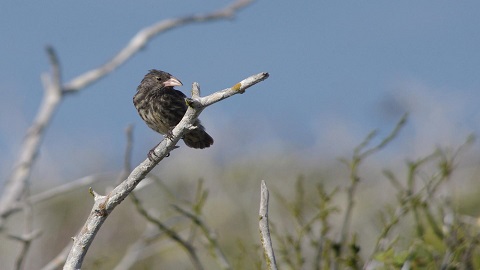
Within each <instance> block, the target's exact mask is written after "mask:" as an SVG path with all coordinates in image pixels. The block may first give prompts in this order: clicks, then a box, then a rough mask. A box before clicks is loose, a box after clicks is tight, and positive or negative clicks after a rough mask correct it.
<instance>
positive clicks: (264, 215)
mask: <svg viewBox="0 0 480 270" xmlns="http://www.w3.org/2000/svg"><path fill="white" fill-rule="evenodd" d="M268 197H269V196H268V189H267V185H266V184H265V181H264V180H262V183H261V188H260V210H259V216H260V220H259V224H258V225H259V227H260V239H261V242H262V247H263V252H264V255H265V260H266V263H267V269H269V270H276V269H277V262H276V260H275V253H274V252H273V245H272V239H271V238H270V229H269V226H268Z"/></svg>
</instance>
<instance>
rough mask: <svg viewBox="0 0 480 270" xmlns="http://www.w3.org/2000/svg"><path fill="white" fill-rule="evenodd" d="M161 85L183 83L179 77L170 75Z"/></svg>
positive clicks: (178, 84)
mask: <svg viewBox="0 0 480 270" xmlns="http://www.w3.org/2000/svg"><path fill="white" fill-rule="evenodd" d="M163 85H165V86H181V85H183V84H182V82H181V81H180V80H179V79H177V78H175V77H173V76H172V77H171V78H170V79H168V80H167V81H166V82H164V83H163Z"/></svg>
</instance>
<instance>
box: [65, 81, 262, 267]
mask: <svg viewBox="0 0 480 270" xmlns="http://www.w3.org/2000/svg"><path fill="white" fill-rule="evenodd" d="M268 76H269V75H268V73H266V72H264V73H259V74H257V75H253V76H251V77H249V78H247V79H245V80H243V81H241V82H240V83H237V84H235V85H234V86H233V87H231V88H227V89H225V90H222V91H219V92H216V93H213V94H211V95H209V96H207V97H205V98H198V99H195V100H193V99H189V101H190V103H194V104H195V108H194V107H193V106H189V108H188V109H187V112H186V113H185V115H184V117H183V118H182V120H181V121H180V123H178V125H177V126H176V127H175V128H174V129H173V131H172V137H171V138H170V139H164V140H162V141H161V142H160V143H159V144H158V146H157V147H156V148H155V150H154V153H155V155H153V160H149V159H146V160H145V161H143V162H142V163H141V164H140V165H138V166H137V167H136V168H135V169H133V171H132V172H131V173H130V175H129V176H128V178H127V179H126V180H125V181H123V182H122V183H121V184H119V185H118V186H117V187H115V188H114V189H113V190H112V191H111V192H110V193H109V194H108V195H106V196H99V195H98V196H94V198H95V203H94V206H93V208H92V211H91V212H90V215H89V216H88V218H87V221H86V222H85V224H84V226H83V229H82V230H81V231H80V233H79V234H77V236H76V237H74V243H73V247H72V250H71V251H70V254H69V256H68V258H67V262H66V264H65V269H79V268H81V266H82V263H83V259H84V257H85V254H86V253H87V251H88V248H89V247H90V244H91V243H92V241H93V239H94V238H95V235H96V233H97V232H98V230H99V229H100V227H101V226H102V224H103V222H105V220H106V219H107V217H108V215H109V214H110V213H111V212H112V211H113V209H114V208H115V207H116V206H117V205H118V204H120V203H121V202H122V201H123V200H124V199H125V198H126V197H127V196H128V195H129V194H130V193H131V192H132V191H133V189H135V187H136V186H137V185H138V184H139V183H140V181H142V180H143V179H144V178H145V176H146V175H147V174H148V173H149V172H150V171H151V170H152V169H153V168H154V167H155V166H156V165H157V164H158V163H159V162H160V161H161V160H162V159H163V158H164V157H166V156H167V155H168V154H169V153H170V151H172V150H173V149H175V148H176V147H177V146H176V144H177V142H178V141H179V140H180V139H181V138H182V137H183V135H184V134H185V133H186V132H187V131H188V130H189V128H190V127H192V126H193V124H194V123H195V121H196V119H197V118H198V116H199V115H200V113H201V112H202V111H203V109H204V108H205V107H207V106H209V105H211V104H213V103H215V102H217V101H219V100H222V99H225V98H227V97H229V96H232V95H234V94H237V93H243V92H244V91H245V89H247V88H248V87H251V86H253V85H255V84H256V83H258V82H261V81H263V80H265V79H266V78H268ZM193 87H194V88H195V87H198V84H194V85H193ZM197 90H198V89H197Z"/></svg>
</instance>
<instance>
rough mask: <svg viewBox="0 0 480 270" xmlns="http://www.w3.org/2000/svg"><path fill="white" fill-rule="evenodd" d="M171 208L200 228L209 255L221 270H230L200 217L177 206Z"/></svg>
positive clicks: (215, 241) (213, 236)
mask: <svg viewBox="0 0 480 270" xmlns="http://www.w3.org/2000/svg"><path fill="white" fill-rule="evenodd" d="M173 208H174V209H175V210H176V211H178V212H180V213H181V214H182V215H184V216H186V217H187V218H189V219H190V220H192V221H193V223H195V224H196V225H197V226H198V227H200V229H201V230H202V232H203V234H204V235H205V237H206V238H207V240H208V244H209V245H210V250H211V253H212V255H213V257H215V258H216V259H217V262H218V264H219V265H220V267H221V269H224V270H229V269H232V266H230V263H229V262H228V260H227V257H225V254H223V252H222V250H221V249H220V247H219V245H218V241H217V238H216V237H215V234H213V233H212V232H211V231H210V230H209V229H208V226H207V224H205V222H203V221H202V219H200V217H198V216H197V215H195V214H192V213H190V212H188V211H187V210H184V209H182V208H180V207H179V206H177V205H174V206H173Z"/></svg>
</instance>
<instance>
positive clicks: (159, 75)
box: [143, 69, 183, 87]
mask: <svg viewBox="0 0 480 270" xmlns="http://www.w3.org/2000/svg"><path fill="white" fill-rule="evenodd" d="M143 80H144V81H145V80H147V81H148V82H150V83H152V84H158V83H160V84H161V85H162V86H163V87H174V86H181V85H183V84H182V82H181V81H180V80H179V79H177V78H175V77H173V76H172V74H170V73H168V72H165V71H161V70H156V69H152V70H150V72H148V74H147V75H145V78H143Z"/></svg>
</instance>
